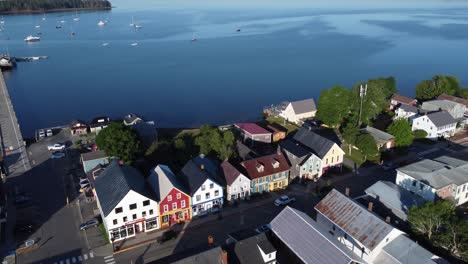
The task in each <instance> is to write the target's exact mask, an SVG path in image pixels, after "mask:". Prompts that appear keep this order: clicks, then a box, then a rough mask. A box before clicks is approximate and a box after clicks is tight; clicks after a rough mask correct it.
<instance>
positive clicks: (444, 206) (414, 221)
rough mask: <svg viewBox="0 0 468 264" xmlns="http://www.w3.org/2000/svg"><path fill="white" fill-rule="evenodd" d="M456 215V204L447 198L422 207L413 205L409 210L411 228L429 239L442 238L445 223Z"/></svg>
mask: <svg viewBox="0 0 468 264" xmlns="http://www.w3.org/2000/svg"><path fill="white" fill-rule="evenodd" d="M454 216H455V206H454V205H453V204H452V203H451V202H450V201H446V200H442V201H438V202H435V203H434V202H428V203H425V204H424V205H423V206H421V207H416V206H413V207H411V208H410V210H409V212H408V222H409V223H410V227H411V230H412V231H413V232H415V233H416V234H419V235H422V236H424V237H425V238H426V239H427V240H434V241H436V240H438V239H440V233H441V232H443V231H444V228H443V227H444V224H445V223H447V222H448V221H450V220H451V219H453V217H454Z"/></svg>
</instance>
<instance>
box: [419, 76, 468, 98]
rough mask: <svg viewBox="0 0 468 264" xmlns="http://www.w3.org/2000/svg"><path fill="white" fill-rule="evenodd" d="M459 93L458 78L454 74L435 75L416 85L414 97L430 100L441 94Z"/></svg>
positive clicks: (456, 94) (457, 94)
mask: <svg viewBox="0 0 468 264" xmlns="http://www.w3.org/2000/svg"><path fill="white" fill-rule="evenodd" d="M443 93H445V94H448V95H455V96H459V95H461V85H460V80H459V79H458V78H457V77H454V76H443V75H435V76H433V77H432V79H431V80H424V81H422V82H420V83H419V84H418V85H416V98H418V99H422V100H430V99H434V98H435V97H437V96H439V95H441V94H443Z"/></svg>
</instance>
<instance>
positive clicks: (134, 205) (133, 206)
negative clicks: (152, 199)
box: [129, 203, 137, 210]
mask: <svg viewBox="0 0 468 264" xmlns="http://www.w3.org/2000/svg"><path fill="white" fill-rule="evenodd" d="M129 207H130V210H135V209H136V208H137V206H136V203H134V204H131V205H130V206H129Z"/></svg>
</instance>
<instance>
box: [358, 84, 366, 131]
mask: <svg viewBox="0 0 468 264" xmlns="http://www.w3.org/2000/svg"><path fill="white" fill-rule="evenodd" d="M366 94H367V83H366V84H365V85H364V86H362V84H361V86H360V87H359V97H360V98H361V106H360V107H359V120H358V126H359V127H360V126H361V115H362V102H363V101H364V97H365V96H366Z"/></svg>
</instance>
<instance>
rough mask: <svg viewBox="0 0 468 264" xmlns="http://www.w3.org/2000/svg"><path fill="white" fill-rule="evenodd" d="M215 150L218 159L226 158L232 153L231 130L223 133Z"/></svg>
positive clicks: (232, 140) (232, 139) (232, 135)
mask: <svg viewBox="0 0 468 264" xmlns="http://www.w3.org/2000/svg"><path fill="white" fill-rule="evenodd" d="M217 152H218V158H219V159H220V160H228V159H229V158H230V157H231V156H232V155H233V154H234V134H233V133H232V132H231V131H226V132H224V133H223V137H222V139H221V144H220V146H219V148H218V149H217Z"/></svg>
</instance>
